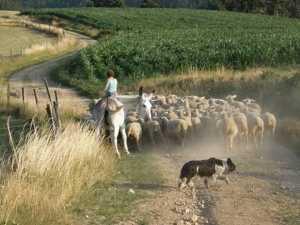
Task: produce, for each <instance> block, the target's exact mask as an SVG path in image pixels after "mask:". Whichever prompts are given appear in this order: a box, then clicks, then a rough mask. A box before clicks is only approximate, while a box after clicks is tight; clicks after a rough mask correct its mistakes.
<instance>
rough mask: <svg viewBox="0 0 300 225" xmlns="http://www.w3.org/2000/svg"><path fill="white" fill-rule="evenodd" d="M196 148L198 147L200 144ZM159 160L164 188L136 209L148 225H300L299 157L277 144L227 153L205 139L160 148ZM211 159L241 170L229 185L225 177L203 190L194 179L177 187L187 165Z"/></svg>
mask: <svg viewBox="0 0 300 225" xmlns="http://www.w3.org/2000/svg"><path fill="white" fill-rule="evenodd" d="M196 146H197V147H196ZM151 154H154V155H155V158H156V159H157V161H158V162H159V163H160V166H161V169H162V171H163V173H164V174H165V184H164V185H163V186H162V187H161V188H160V191H158V192H153V193H151V190H149V193H151V194H152V195H153V198H152V199H150V200H149V199H147V200H145V201H141V202H139V203H138V204H136V205H135V206H134V207H132V216H133V218H135V220H133V222H135V223H121V224H140V223H139V222H138V221H141V219H139V218H143V217H144V218H146V219H145V221H149V224H157V225H160V224H178V225H179V224H216V225H217V224H225V225H226V224H228V225H233V224H236V225H241V224H249V225H254V224H257V225H258V224H259V225H260V224H264V225H265V224H266V225H272V224H300V195H299V193H300V176H299V175H300V166H299V157H298V156H296V155H295V154H294V153H293V152H292V151H291V150H290V149H285V148H284V147H282V146H280V145H279V144H278V143H276V144H273V145H270V144H267V143H266V144H264V145H263V146H260V147H259V148H258V149H249V150H238V149H236V150H233V151H230V152H226V150H224V149H222V148H221V147H212V146H209V145H208V144H207V143H205V140H202V141H201V142H198V143H197V145H194V146H189V147H187V149H185V150H181V149H178V150H176V149H172V150H169V151H165V150H162V149H161V150H159V151H156V152H155V153H151ZM210 157H217V158H222V159H223V158H228V157H230V158H231V159H232V160H233V162H234V163H235V165H236V166H237V171H238V172H239V173H238V174H230V175H229V176H228V177H229V180H230V184H229V185H226V183H225V182H224V181H222V180H220V181H218V182H217V183H216V184H215V185H214V186H213V187H211V188H208V189H207V188H205V186H204V183H203V180H200V179H199V178H195V179H194V184H195V185H194V187H187V188H185V189H183V190H182V191H179V190H178V189H177V184H178V176H179V172H180V169H181V167H182V166H183V164H184V163H185V162H187V161H190V160H195V159H207V158H210Z"/></svg>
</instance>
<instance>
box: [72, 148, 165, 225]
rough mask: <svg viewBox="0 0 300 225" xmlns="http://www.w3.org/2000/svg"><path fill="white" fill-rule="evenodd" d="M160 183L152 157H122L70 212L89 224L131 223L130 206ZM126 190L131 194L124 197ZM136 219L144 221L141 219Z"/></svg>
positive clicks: (160, 176)
mask: <svg viewBox="0 0 300 225" xmlns="http://www.w3.org/2000/svg"><path fill="white" fill-rule="evenodd" d="M162 183H163V176H162V173H161V171H160V170H159V167H158V165H157V164H156V163H155V159H154V158H153V156H151V155H147V154H136V153H134V154H132V155H130V156H122V160H121V161H120V162H119V164H118V165H117V167H116V168H115V170H114V171H112V173H111V175H109V177H108V179H107V181H106V182H100V183H97V184H95V185H94V189H93V192H91V193H87V195H86V196H84V198H82V199H81V200H80V201H78V202H77V203H76V204H75V205H74V206H73V207H72V208H73V210H74V211H75V212H76V213H77V214H78V216H84V215H88V216H89V221H90V223H91V224H116V223H117V222H118V221H120V220H122V221H131V220H130V213H131V210H132V207H131V206H132V204H133V203H134V202H135V201H137V200H139V199H142V198H147V197H150V195H149V194H148V192H147V191H150V190H151V191H153V190H154V191H155V190H158V189H159V188H160V185H161V184H162ZM130 188H131V189H133V190H134V192H135V194H132V193H128V190H129V189H130ZM100 199H101V200H100ZM104 218H105V219H104ZM140 219H141V220H143V219H144V218H142V215H141V218H140Z"/></svg>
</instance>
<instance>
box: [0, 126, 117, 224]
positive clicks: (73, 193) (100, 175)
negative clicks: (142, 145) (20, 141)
mask: <svg viewBox="0 0 300 225" xmlns="http://www.w3.org/2000/svg"><path fill="white" fill-rule="evenodd" d="M100 143H101V141H100ZM100 143H99V140H96V138H95V136H94V134H92V133H91V132H89V131H87V130H83V129H81V127H80V125H78V124H75V123H69V124H68V125H67V126H66V127H65V129H64V130H63V132H61V134H59V135H58V136H57V137H56V138H53V136H52V135H51V132H42V133H38V134H36V135H30V136H28V137H27V139H26V143H25V144H24V145H23V146H20V147H18V148H17V151H18V162H17V165H18V166H17V169H16V171H15V172H14V173H8V172H7V170H5V169H4V168H2V170H1V177H2V178H3V181H2V185H3V186H2V189H1V196H0V199H1V214H0V216H1V220H2V221H5V222H6V223H7V222H14V223H22V224H67V221H69V222H70V218H67V217H68V213H69V212H68V209H69V208H68V206H70V205H71V204H72V202H73V201H76V200H78V199H79V198H80V196H81V195H82V194H83V193H85V192H87V191H88V190H89V189H90V188H91V187H92V185H93V184H94V183H95V182H97V181H100V180H103V179H104V178H105V177H106V174H107V171H108V170H111V169H112V166H113V165H114V163H113V162H114V159H115V157H114V155H113V154H112V151H107V150H105V148H104V147H101V146H100V147H99V144H100Z"/></svg>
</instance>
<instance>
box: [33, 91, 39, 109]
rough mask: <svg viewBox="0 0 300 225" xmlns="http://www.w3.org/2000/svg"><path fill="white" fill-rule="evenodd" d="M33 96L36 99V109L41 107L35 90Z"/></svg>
mask: <svg viewBox="0 0 300 225" xmlns="http://www.w3.org/2000/svg"><path fill="white" fill-rule="evenodd" d="M33 94H34V98H35V104H36V107H39V101H38V98H37V95H36V91H35V88H34V89H33Z"/></svg>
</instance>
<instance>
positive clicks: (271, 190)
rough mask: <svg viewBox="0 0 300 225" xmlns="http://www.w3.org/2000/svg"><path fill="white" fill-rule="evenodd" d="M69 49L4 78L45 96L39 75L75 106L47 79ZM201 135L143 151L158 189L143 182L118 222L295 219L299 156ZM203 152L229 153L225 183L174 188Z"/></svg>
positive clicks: (70, 94) (70, 95) (299, 208)
mask: <svg viewBox="0 0 300 225" xmlns="http://www.w3.org/2000/svg"><path fill="white" fill-rule="evenodd" d="M77 38H78V41H79V42H80V43H81V47H85V46H86V45H87V44H89V43H88V42H89V40H88V41H87V40H86V37H83V36H81V35H77ZM73 54H75V53H73ZM73 54H69V55H67V56H63V57H60V58H58V59H55V60H50V61H47V62H45V63H42V64H39V65H36V66H33V67H30V68H27V69H25V70H22V71H20V72H18V73H16V74H14V75H13V76H12V77H11V80H10V85H11V89H12V90H15V91H17V90H20V89H21V87H25V89H26V95H27V96H30V95H33V92H32V89H33V88H36V89H38V93H39V97H40V98H43V99H45V100H46V99H47V95H46V90H45V83H44V77H45V78H46V79H47V81H48V85H49V87H50V91H51V92H53V91H54V90H57V91H58V93H59V95H60V98H67V99H69V100H70V101H69V102H71V103H72V104H75V103H76V104H78V105H79V106H83V105H86V103H87V101H88V99H85V98H82V97H79V96H78V95H77V94H76V92H75V91H74V90H72V89H70V88H66V87H61V86H60V85H59V84H56V83H54V82H52V81H51V80H50V78H49V74H50V72H51V71H52V70H53V69H54V68H56V67H57V66H58V65H59V64H60V62H61V60H63V59H65V58H66V57H72V55H73ZM201 138H202V140H197V141H198V142H197V141H196V143H194V145H191V144H190V145H188V146H187V148H186V149H185V150H181V149H177V148H172V149H170V150H168V151H166V150H163V149H158V150H156V151H154V152H150V153H149V152H146V153H145V154H153V155H154V157H155V158H156V160H157V162H159V164H160V168H161V170H162V172H163V173H164V176H165V183H164V184H163V185H162V186H161V187H160V188H159V190H158V191H157V190H153V189H151V185H149V189H147V188H146V190H147V192H149V194H150V195H152V198H148V199H145V200H141V201H139V202H137V203H135V204H134V205H133V206H131V211H132V213H131V215H132V220H131V221H122V222H120V223H119V224H124V225H125V224H151V225H152V224H153V225H154V224H157V225H162V224H178V225H179V224H182V225H183V224H186V225H188V224H216V225H217V224H224V225H226V224H228V225H234V224H236V225H242V224H247V225H254V224H255V225H261V224H263V225H273V224H300V195H299V193H300V164H299V157H298V156H296V155H295V154H294V153H293V151H292V150H291V149H286V148H284V147H282V146H281V145H280V143H274V144H273V145H270V144H268V143H265V144H264V145H262V146H259V148H258V149H253V148H250V149H249V150H242V149H235V150H232V151H230V152H226V151H225V150H224V149H223V148H221V147H220V146H218V147H212V146H210V145H209V143H207V142H208V141H207V139H205V138H203V137H200V138H197V139H201ZM133 154H134V153H133ZM209 157H217V158H228V157H230V158H231V159H232V160H233V162H234V163H235V165H236V166H237V170H238V172H239V174H238V175H235V174H232V175H229V179H230V184H229V185H226V184H225V182H223V181H219V182H218V183H216V184H215V185H214V186H213V187H211V188H209V189H206V188H205V186H204V185H203V181H201V180H200V179H199V178H196V179H194V184H195V186H194V187H192V188H185V189H183V190H182V191H179V190H178V189H177V184H178V176H179V172H180V169H181V167H182V165H183V164H184V163H185V162H187V161H189V160H193V159H206V158H209ZM136 188H139V187H136ZM93 224H94V223H93ZM103 224H105V220H104V221H103Z"/></svg>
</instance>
